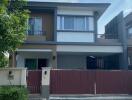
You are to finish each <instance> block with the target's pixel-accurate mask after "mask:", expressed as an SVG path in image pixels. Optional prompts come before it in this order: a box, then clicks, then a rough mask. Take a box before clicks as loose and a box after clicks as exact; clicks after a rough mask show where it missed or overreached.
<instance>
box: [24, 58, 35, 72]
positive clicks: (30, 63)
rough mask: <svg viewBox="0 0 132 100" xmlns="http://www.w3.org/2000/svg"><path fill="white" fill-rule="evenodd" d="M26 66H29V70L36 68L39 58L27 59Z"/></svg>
mask: <svg viewBox="0 0 132 100" xmlns="http://www.w3.org/2000/svg"><path fill="white" fill-rule="evenodd" d="M25 67H26V68H28V70H34V69H36V68H37V60H36V59H26V60H25Z"/></svg>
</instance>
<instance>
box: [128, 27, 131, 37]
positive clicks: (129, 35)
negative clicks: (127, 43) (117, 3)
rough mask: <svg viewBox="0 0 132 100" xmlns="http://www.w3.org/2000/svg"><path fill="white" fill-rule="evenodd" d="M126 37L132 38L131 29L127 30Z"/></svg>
mask: <svg viewBox="0 0 132 100" xmlns="http://www.w3.org/2000/svg"><path fill="white" fill-rule="evenodd" d="M128 37H132V27H130V28H128Z"/></svg>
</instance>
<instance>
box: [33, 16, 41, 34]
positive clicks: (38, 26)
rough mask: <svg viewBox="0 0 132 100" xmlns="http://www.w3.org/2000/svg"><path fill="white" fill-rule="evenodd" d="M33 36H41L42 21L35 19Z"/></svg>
mask: <svg viewBox="0 0 132 100" xmlns="http://www.w3.org/2000/svg"><path fill="white" fill-rule="evenodd" d="M34 34H36V35H39V34H42V19H41V18H35V25H34Z"/></svg>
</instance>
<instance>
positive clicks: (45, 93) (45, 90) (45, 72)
mask: <svg viewBox="0 0 132 100" xmlns="http://www.w3.org/2000/svg"><path fill="white" fill-rule="evenodd" d="M50 69H51V68H50V67H44V68H42V88H41V95H42V97H43V98H45V99H46V100H49V99H48V98H49V95H50Z"/></svg>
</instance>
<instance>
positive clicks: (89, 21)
mask: <svg viewBox="0 0 132 100" xmlns="http://www.w3.org/2000/svg"><path fill="white" fill-rule="evenodd" d="M88 23H89V25H88V27H89V28H88V29H89V31H94V19H93V17H89V18H88Z"/></svg>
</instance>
